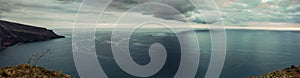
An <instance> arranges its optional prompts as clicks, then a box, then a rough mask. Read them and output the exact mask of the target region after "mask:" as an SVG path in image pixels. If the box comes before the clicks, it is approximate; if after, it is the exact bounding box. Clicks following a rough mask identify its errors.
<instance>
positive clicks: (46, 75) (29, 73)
mask: <svg viewBox="0 0 300 78" xmlns="http://www.w3.org/2000/svg"><path fill="white" fill-rule="evenodd" d="M0 78H73V77H72V76H70V75H67V74H61V73H59V72H56V71H51V70H47V69H45V68H44V67H40V66H33V65H29V64H20V65H18V66H8V67H3V68H0Z"/></svg>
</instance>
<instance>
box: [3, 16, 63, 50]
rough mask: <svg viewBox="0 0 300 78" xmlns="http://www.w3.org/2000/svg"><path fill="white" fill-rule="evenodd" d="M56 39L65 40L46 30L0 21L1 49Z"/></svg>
mask: <svg viewBox="0 0 300 78" xmlns="http://www.w3.org/2000/svg"><path fill="white" fill-rule="evenodd" d="M55 38H64V36H59V35H57V34H55V33H54V32H53V31H52V30H48V29H46V28H41V27H35V26H30V25H24V24H19V23H13V22H8V21H3V20H0V49H3V48H6V47H9V46H12V45H15V44H17V43H27V42H34V41H43V40H49V39H55Z"/></svg>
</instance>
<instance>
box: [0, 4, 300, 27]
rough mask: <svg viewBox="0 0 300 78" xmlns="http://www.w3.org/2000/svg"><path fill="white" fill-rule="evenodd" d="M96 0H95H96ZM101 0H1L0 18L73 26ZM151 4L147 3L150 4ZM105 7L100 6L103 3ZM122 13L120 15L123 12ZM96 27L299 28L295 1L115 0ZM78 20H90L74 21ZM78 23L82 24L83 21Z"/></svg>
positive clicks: (93, 12) (298, 8)
mask: <svg viewBox="0 0 300 78" xmlns="http://www.w3.org/2000/svg"><path fill="white" fill-rule="evenodd" d="M95 1H96V0H95ZM101 1H105V0H97V2H94V3H93V4H82V3H83V1H82V0H30V1H28V0H0V19H2V20H8V21H13V22H20V23H24V24H29V25H35V26H40V27H47V28H72V27H73V24H74V20H75V17H76V15H78V9H79V7H80V6H81V5H87V7H85V8H86V9H82V10H81V11H80V14H81V15H84V16H86V18H81V19H84V20H85V21H91V23H93V22H92V21H97V20H94V19H92V18H95V19H97V18H99V15H100V14H99V6H98V5H104V3H103V2H101ZM153 2H156V3H155V4H147V3H153ZM101 8H103V6H101ZM124 14H125V16H122V15H124ZM102 19H103V20H102V22H100V23H99V25H104V26H105V27H112V26H111V25H114V24H115V23H116V22H117V21H118V20H119V19H126V20H122V21H121V22H122V24H121V25H124V27H125V26H126V25H132V24H136V23H141V22H143V21H147V20H159V21H160V22H163V23H169V24H172V23H176V22H183V23H190V24H192V25H193V26H200V25H206V24H209V25H225V26H238V27H249V26H250V27H251V26H258V25H261V26H276V25H278V26H299V25H298V24H299V23H300V1H299V0H114V1H113V2H112V3H111V4H110V5H109V6H107V8H106V10H105V12H104V14H103V16H102ZM76 23H89V22H83V21H76ZM82 27H85V26H84V25H83V26H82Z"/></svg>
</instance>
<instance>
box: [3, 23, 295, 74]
mask: <svg viewBox="0 0 300 78" xmlns="http://www.w3.org/2000/svg"><path fill="white" fill-rule="evenodd" d="M54 31H55V32H57V33H58V34H60V35H64V36H66V38H61V39H54V40H49V41H40V42H33V43H22V44H17V45H15V46H12V47H9V48H6V49H4V50H0V61H1V63H0V67H3V66H9V65H17V64H23V63H27V61H28V59H29V57H31V56H32V55H34V54H36V53H41V52H45V51H46V50H49V51H50V52H51V53H50V54H46V55H45V56H44V57H43V58H42V59H40V60H39V63H38V65H44V66H45V67H46V68H48V69H51V70H56V71H60V72H62V73H66V74H70V75H72V76H74V77H78V74H77V71H76V68H75V65H74V60H73V55H72V30H71V29H54ZM180 34H183V35H191V33H189V32H185V33H180ZM196 35H197V37H198V43H195V42H194V43H191V44H199V47H200V49H201V50H200V54H201V57H200V66H199V69H198V72H197V73H198V74H197V76H196V77H197V78H203V77H204V75H205V73H206V71H207V68H208V64H209V61H210V57H211V37H210V33H209V31H207V30H198V31H196ZM226 35H227V55H226V60H225V64H224V68H223V71H222V73H221V76H220V78H245V77H248V76H252V75H261V74H264V73H267V72H270V71H274V70H277V69H283V68H285V67H289V66H290V65H300V57H299V55H300V32H295V31H259V30H226ZM95 37H96V39H95V40H96V50H97V55H98V58H99V61H100V62H101V65H102V67H103V69H104V71H105V72H106V74H107V75H108V76H109V77H112V78H119V77H123V78H132V77H133V76H132V75H129V74H127V73H126V72H124V71H123V70H122V69H120V68H119V67H118V65H117V64H116V62H115V60H114V58H113V55H112V53H111V46H110V44H116V43H117V42H112V41H111V40H110V39H111V29H97V31H96V36H95ZM187 39H188V38H187ZM153 43H161V44H163V45H164V46H165V47H166V50H167V52H168V53H167V54H168V57H167V60H166V64H165V66H164V67H163V68H162V70H161V71H159V72H158V73H157V74H155V75H153V76H151V77H155V78H157V77H159V78H169V77H170V78H171V77H173V76H174V74H175V73H176V71H177V69H178V66H179V63H180V61H179V60H180V51H181V50H180V45H179V41H178V39H177V37H176V35H175V33H172V32H170V31H169V30H167V29H141V30H137V32H136V33H134V34H133V35H132V36H131V39H130V53H131V56H132V58H133V60H134V61H135V62H136V63H137V64H140V65H146V64H148V63H149V62H150V57H149V56H148V49H149V47H150V45H151V44H153Z"/></svg>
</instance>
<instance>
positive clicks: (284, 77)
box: [249, 65, 300, 78]
mask: <svg viewBox="0 0 300 78" xmlns="http://www.w3.org/2000/svg"><path fill="white" fill-rule="evenodd" d="M249 78H300V66H298V67H297V66H294V65H292V66H291V67H289V68H285V69H283V70H277V71H275V72H270V73H267V74H265V75H262V76H259V77H256V76H251V77H249Z"/></svg>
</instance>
